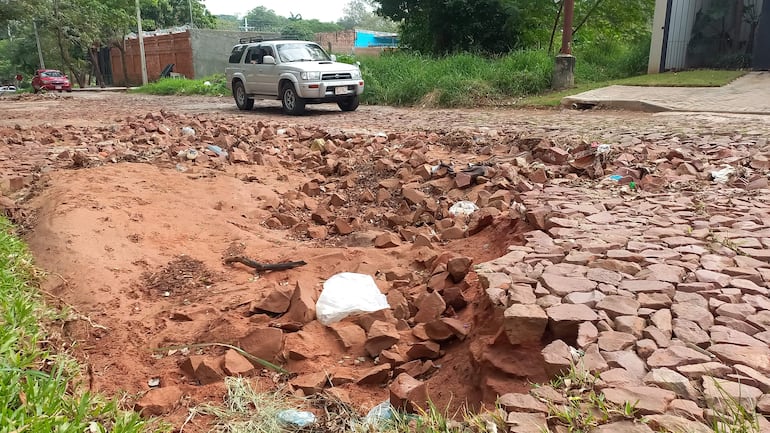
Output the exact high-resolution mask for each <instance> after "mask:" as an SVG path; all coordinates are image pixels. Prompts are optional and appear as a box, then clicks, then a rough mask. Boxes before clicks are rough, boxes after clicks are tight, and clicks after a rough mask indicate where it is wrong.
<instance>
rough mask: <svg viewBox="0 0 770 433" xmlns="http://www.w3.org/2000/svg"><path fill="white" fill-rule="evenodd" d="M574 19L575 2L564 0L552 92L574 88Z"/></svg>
mask: <svg viewBox="0 0 770 433" xmlns="http://www.w3.org/2000/svg"><path fill="white" fill-rule="evenodd" d="M574 17H575V0H564V30H563V31H562V35H561V50H560V51H559V55H558V56H556V66H555V68H554V70H553V81H552V83H551V87H553V88H554V90H562V89H569V88H570V87H574V86H575V57H574V56H573V55H572V22H573V20H574Z"/></svg>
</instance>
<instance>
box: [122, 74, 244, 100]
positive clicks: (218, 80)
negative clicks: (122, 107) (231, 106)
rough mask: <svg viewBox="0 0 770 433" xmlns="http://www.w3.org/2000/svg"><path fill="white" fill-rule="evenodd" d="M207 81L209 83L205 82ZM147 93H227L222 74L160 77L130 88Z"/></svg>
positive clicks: (213, 94) (215, 94)
mask: <svg viewBox="0 0 770 433" xmlns="http://www.w3.org/2000/svg"><path fill="white" fill-rule="evenodd" d="M206 82H208V83H209V85H206V84H205V83H206ZM132 91H133V92H136V93H145V94H149V95H211V96H222V95H229V94H230V91H229V90H227V85H226V82H225V76H224V74H217V75H212V76H210V77H206V78H202V79H200V80H188V79H186V78H162V79H160V80H158V81H155V82H152V83H148V84H147V85H146V86H142V87H139V88H137V89H134V90H132Z"/></svg>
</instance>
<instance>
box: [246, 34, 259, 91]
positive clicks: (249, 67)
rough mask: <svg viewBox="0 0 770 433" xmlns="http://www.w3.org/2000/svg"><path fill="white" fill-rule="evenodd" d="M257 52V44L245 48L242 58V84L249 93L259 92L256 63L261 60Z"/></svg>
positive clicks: (257, 65)
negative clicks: (243, 80) (243, 81)
mask: <svg viewBox="0 0 770 433" xmlns="http://www.w3.org/2000/svg"><path fill="white" fill-rule="evenodd" d="M259 53H260V49H259V46H258V45H254V46H251V47H249V48H248V49H246V56H245V57H244V58H243V78H244V79H245V80H246V82H245V83H243V85H244V87H246V93H249V94H254V93H259V78H258V74H259V73H258V68H259V66H260V65H259V64H258V63H260V62H262V57H260V55H259Z"/></svg>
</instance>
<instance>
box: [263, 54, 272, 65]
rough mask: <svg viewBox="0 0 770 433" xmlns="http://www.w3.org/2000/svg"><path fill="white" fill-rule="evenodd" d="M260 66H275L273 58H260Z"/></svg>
mask: <svg viewBox="0 0 770 433" xmlns="http://www.w3.org/2000/svg"><path fill="white" fill-rule="evenodd" d="M262 64H264V65H274V64H275V57H273V56H265V57H263V58H262Z"/></svg>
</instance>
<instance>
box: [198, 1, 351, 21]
mask: <svg viewBox="0 0 770 433" xmlns="http://www.w3.org/2000/svg"><path fill="white" fill-rule="evenodd" d="M348 1H349V0H203V4H205V5H206V8H207V9H208V10H209V12H211V14H212V15H237V16H243V15H246V13H247V12H248V11H250V10H252V9H254V8H256V7H258V6H264V7H266V8H267V9H272V10H274V11H275V13H276V14H278V15H281V16H284V17H288V16H289V15H290V14H291V13H294V14H300V15H302V18H304V19H313V18H315V19H317V20H319V21H327V22H335V21H337V20H338V19H340V18H342V15H343V9H344V8H345V5H346V4H347V3H348Z"/></svg>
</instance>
